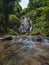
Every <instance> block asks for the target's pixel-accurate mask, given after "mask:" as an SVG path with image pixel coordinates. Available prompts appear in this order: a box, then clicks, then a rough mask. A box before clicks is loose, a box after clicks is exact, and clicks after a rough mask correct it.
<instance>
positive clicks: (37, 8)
mask: <svg viewBox="0 0 49 65" xmlns="http://www.w3.org/2000/svg"><path fill="white" fill-rule="evenodd" d="M19 2H21V1H20V0H8V1H7V0H0V34H15V35H18V28H19V26H20V23H21V21H20V17H21V16H28V17H29V18H30V19H31V20H32V24H33V26H32V27H33V28H32V31H31V32H30V33H29V34H31V35H32V34H41V35H47V36H49V0H29V3H28V7H27V8H24V9H22V7H21V6H20V4H19Z"/></svg>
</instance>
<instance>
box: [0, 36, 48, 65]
mask: <svg viewBox="0 0 49 65" xmlns="http://www.w3.org/2000/svg"><path fill="white" fill-rule="evenodd" d="M39 37H40V38H39ZM35 38H36V39H35ZM45 40H48V38H46V37H44V38H43V37H41V36H38V37H37V36H34V37H33V36H18V37H14V38H13V40H5V41H1V40H0V65H49V41H45ZM47 43H48V44H47Z"/></svg>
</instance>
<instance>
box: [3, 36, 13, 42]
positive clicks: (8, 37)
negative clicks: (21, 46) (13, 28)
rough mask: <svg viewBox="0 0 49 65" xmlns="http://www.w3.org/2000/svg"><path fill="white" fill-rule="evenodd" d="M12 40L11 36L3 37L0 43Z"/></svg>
mask: <svg viewBox="0 0 49 65" xmlns="http://www.w3.org/2000/svg"><path fill="white" fill-rule="evenodd" d="M12 39H13V38H12V36H5V37H4V38H3V39H2V41H4V40H12Z"/></svg>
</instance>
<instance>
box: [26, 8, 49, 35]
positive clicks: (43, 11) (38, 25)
mask: <svg viewBox="0 0 49 65" xmlns="http://www.w3.org/2000/svg"><path fill="white" fill-rule="evenodd" d="M25 16H28V17H29V18H30V19H31V20H32V23H33V30H32V31H31V32H30V34H31V35H32V34H41V35H47V36H48V35H49V7H40V8H38V9H36V10H32V11H31V12H29V13H27V14H26V15H25Z"/></svg>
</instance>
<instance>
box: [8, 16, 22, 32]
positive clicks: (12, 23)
mask: <svg viewBox="0 0 49 65" xmlns="http://www.w3.org/2000/svg"><path fill="white" fill-rule="evenodd" d="M8 21H9V23H8V27H10V28H11V29H14V30H15V31H17V30H18V28H19V26H20V23H21V22H20V20H19V18H17V16H16V15H9V20H8Z"/></svg>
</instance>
